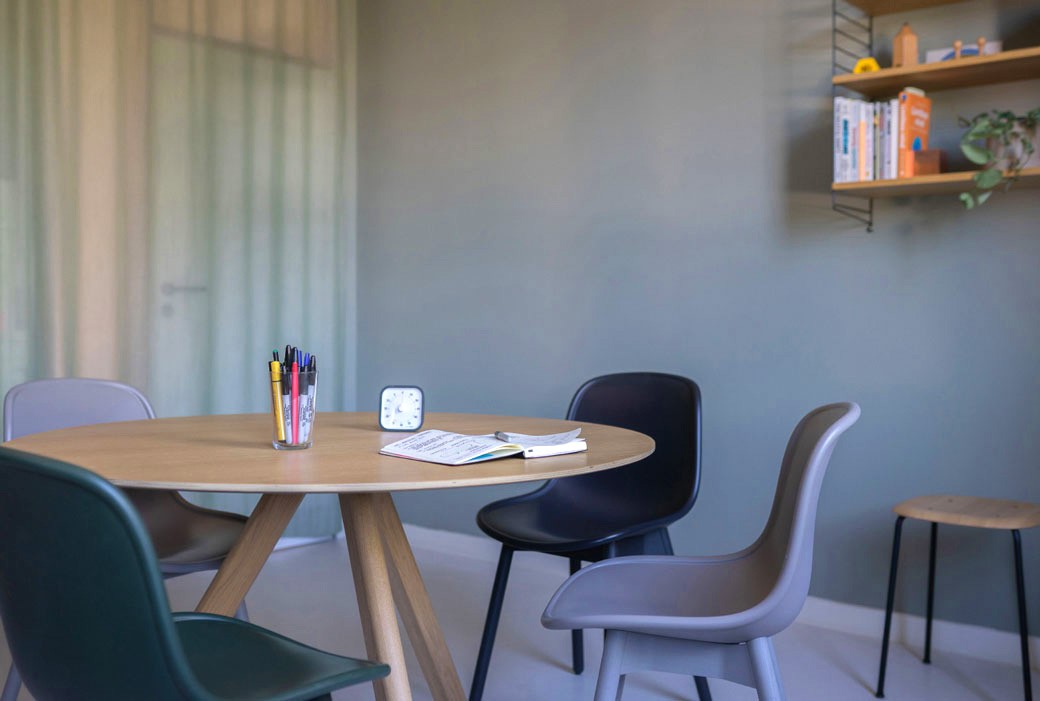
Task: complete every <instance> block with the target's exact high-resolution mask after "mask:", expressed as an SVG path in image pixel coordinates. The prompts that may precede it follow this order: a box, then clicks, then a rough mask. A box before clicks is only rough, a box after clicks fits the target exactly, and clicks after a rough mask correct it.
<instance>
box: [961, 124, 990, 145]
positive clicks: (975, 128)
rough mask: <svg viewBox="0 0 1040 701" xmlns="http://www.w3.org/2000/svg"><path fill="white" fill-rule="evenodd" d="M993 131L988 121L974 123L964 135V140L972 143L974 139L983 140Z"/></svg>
mask: <svg viewBox="0 0 1040 701" xmlns="http://www.w3.org/2000/svg"><path fill="white" fill-rule="evenodd" d="M993 131H994V129H993V125H991V124H990V123H989V122H988V121H983V122H975V123H974V124H972V125H971V129H969V130H968V131H967V133H966V134H965V135H964V138H965V140H968V141H974V140H975V139H983V138H985V137H987V136H990V134H991V133H992V132H993Z"/></svg>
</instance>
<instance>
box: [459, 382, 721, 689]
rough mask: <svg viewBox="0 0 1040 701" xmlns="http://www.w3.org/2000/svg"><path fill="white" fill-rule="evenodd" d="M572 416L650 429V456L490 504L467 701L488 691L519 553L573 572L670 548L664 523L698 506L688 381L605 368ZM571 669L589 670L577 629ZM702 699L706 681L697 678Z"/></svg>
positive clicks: (695, 432)
mask: <svg viewBox="0 0 1040 701" xmlns="http://www.w3.org/2000/svg"><path fill="white" fill-rule="evenodd" d="M567 418H568V419H570V420H572V421H582V422H588V423H598V424H606V425H609V426H618V427H621V428H627V429H631V430H635V431H639V432H640V433H645V434H646V435H648V436H650V437H651V438H653V439H654V441H655V443H656V447H655V449H654V452H653V454H651V455H650V456H648V457H646V458H644V459H643V460H640V461H639V462H636V463H633V464H631V465H626V466H624V467H620V468H615V469H613V470H606V471H604V472H597V473H595V474H591V475H586V476H580V477H568V478H566V479H555V480H550V481H548V482H546V483H545V484H544V485H542V486H541V487H540V488H539V489H537V490H535V491H533V492H531V493H529V494H523V495H521V496H517V497H512V498H509V499H503V500H501V501H496V502H494V503H492V504H488V505H487V506H485V507H484V508H483V509H481V510H480V512H479V513H478V514H477V525H479V526H480V528H481V530H483V531H484V533H486V534H488V535H489V536H491V537H492V538H494V539H495V540H497V541H499V542H501V543H502V551H501V554H500V556H499V559H498V569H497V571H496V572H495V583H494V585H493V586H492V590H491V601H490V603H489V605H488V612H487V620H486V621H485V624H484V634H483V637H482V639H481V641H480V652H479V654H478V656H477V664H476V669H475V670H474V672H473V683H472V685H471V686H470V695H469V698H470V701H479V700H480V699H481V697H482V696H483V693H484V684H485V682H486V680H487V672H488V666H489V664H490V661H491V650H492V647H493V646H494V642H495V633H496V631H497V629H498V621H499V617H500V614H501V612H502V601H503V599H504V597H505V591H506V583H507V581H508V579H509V568H510V565H511V564H512V561H513V553H514V552H516V551H518V550H521V551H523V550H527V551H534V552H541V553H549V554H552V555H559V556H560V557H565V558H567V559H568V560H569V561H570V572H571V574H574V573H575V572H577V571H578V570H579V569H580V568H581V564H582V562H599V561H600V560H605V559H607V558H612V557H617V556H620V555H671V554H673V552H672V541H671V538H669V536H668V525H669V524H671V523H674V522H675V521H677V520H678V519H680V518H682V517H683V516H685V515H686V514H687V513H688V512H689V510H690V509H691V508H692V507H693V503H694V501H696V499H697V492H698V489H699V487H700V473H701V393H700V389H699V388H698V387H697V384H696V383H695V382H693V381H692V380H689V379H687V378H685V377H680V376H677V375H668V374H664V373H656V372H631V373H619V374H614V375H604V376H602V377H597V378H594V379H592V380H589V381H588V382H586V383H585V384H583V385H582V386H581V387H580V388H579V389H578V391H577V393H575V395H574V398H573V399H572V400H571V405H570V408H569V409H568V410H567ZM571 635H572V637H571V649H572V650H571V651H572V656H573V662H574V673H575V674H581V672H582V671H583V669H584V667H585V663H584V650H583V647H584V645H583V639H582V632H581V631H580V630H574V631H572V634H571ZM696 682H697V691H698V693H699V694H700V697H701V699H702V701H710V699H711V694H710V691H709V690H708V684H707V681H706V680H704V679H703V678H701V677H697V678H696Z"/></svg>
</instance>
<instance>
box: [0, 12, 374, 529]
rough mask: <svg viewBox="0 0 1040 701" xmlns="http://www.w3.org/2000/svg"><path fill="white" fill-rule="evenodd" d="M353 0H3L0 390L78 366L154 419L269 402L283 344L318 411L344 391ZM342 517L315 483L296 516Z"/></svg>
mask: <svg viewBox="0 0 1040 701" xmlns="http://www.w3.org/2000/svg"><path fill="white" fill-rule="evenodd" d="M355 16H356V12H355V6H354V3H353V0H340V1H337V0H151V1H150V2H149V1H148V0H0V361H2V362H0V392H6V391H7V389H8V388H10V387H11V386H12V385H14V384H17V383H19V382H22V381H25V380H27V379H32V378H37V377H53V376H67V375H77V376H86V377H103V378H111V379H118V380H121V381H124V382H129V383H130V384H133V385H135V386H137V387H138V388H140V389H141V390H143V391H144V392H145V393H146V394H147V395H148V397H149V399H150V400H151V401H152V404H153V405H154V407H155V409H156V412H157V413H158V414H159V415H160V416H176V415H185V414H207V413H237V412H254V411H265V410H267V408H268V407H267V402H268V401H269V400H268V395H267V391H268V390H267V387H266V385H265V379H264V374H263V372H264V369H265V361H266V360H267V359H269V358H270V353H271V350H272V349H273V348H279V347H283V346H284V345H285V344H286V343H292V344H293V345H297V346H300V347H303V348H305V349H306V350H308V351H310V352H312V353H314V354H316V355H317V356H318V357H319V359H320V370H321V395H320V397H319V402H320V403H319V409H325V410H336V409H353V408H354V406H353V397H354V389H353V388H354V386H355V383H354V372H355V367H356V363H355V356H356V344H355V341H354V334H353V330H354V328H355V326H356V324H355V314H356V306H355V280H356V270H355V263H354V260H355V256H354V251H355V242H356V239H355V215H354V212H355V210H354V195H355V190H356V188H355V163H356V161H355V153H354V149H355V138H354V137H355V114H356V110H355V103H354V100H355V73H354V66H355V54H354V46H355V41H354V38H355V37H354V33H355V26H354V20H355ZM317 430H318V440H320V423H319V424H318V429H317ZM192 499H193V500H195V501H197V502H199V503H203V504H206V505H213V506H218V507H220V508H230V509H237V510H243V511H244V510H248V509H249V508H251V506H252V503H253V501H255V499H254V498H252V497H249V496H244V495H192ZM338 527H339V517H338V509H337V507H336V504H335V501H334V499H331V498H325V499H318V498H314V497H311V498H309V499H308V500H307V501H306V502H305V503H304V507H303V508H302V509H301V512H300V514H298V516H297V519H296V520H295V521H294V524H293V526H291V527H290V534H294V535H307V534H321V533H331V532H334V531H335V530H337V529H338Z"/></svg>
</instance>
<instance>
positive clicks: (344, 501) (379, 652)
mask: <svg viewBox="0 0 1040 701" xmlns="http://www.w3.org/2000/svg"><path fill="white" fill-rule="evenodd" d="M377 496H378V495H374V494H366V493H360V494H341V495H340V496H339V505H340V511H341V512H342V514H343V528H344V531H345V532H346V537H347V548H348V549H349V550H350V568H351V571H352V573H353V575H354V588H355V590H356V592H357V600H358V609H359V610H360V612H361V629H362V631H363V632H364V634H365V648H366V650H367V651H368V656H369V658H370V659H372V660H377V661H379V662H383V663H385V664H388V665H390V676H389V677H386V678H384V679H377V680H376V682H375V694H376V701H411V698H412V691H411V688H410V687H409V685H408V669H407V667H406V666H405V662H404V648H403V647H402V645H401V631H400V630H399V629H398V627H397V611H396V609H395V607H394V597H393V594H392V593H391V589H390V574H389V572H388V571H387V566H386V556H385V554H384V551H383V540H382V538H381V537H380V535H379V516H378V513H377V511H378V508H379V504H378V500H377V498H376V497H377Z"/></svg>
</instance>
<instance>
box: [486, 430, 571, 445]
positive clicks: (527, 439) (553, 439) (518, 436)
mask: <svg viewBox="0 0 1040 701" xmlns="http://www.w3.org/2000/svg"><path fill="white" fill-rule="evenodd" d="M579 433H581V429H580V428H576V429H574V430H573V431H565V432H564V433H549V434H547V435H544V436H531V435H528V434H526V433H507V432H506V431H497V432H496V433H495V437H496V438H499V439H501V440H503V441H506V442H507V443H519V444H520V445H522V446H523V447H525V448H530V447H532V446H536V445H563V444H564V443H570V442H571V441H573V440H577V439H578V434H579ZM581 440H585V439H584V438H582V439H581Z"/></svg>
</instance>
